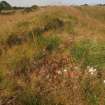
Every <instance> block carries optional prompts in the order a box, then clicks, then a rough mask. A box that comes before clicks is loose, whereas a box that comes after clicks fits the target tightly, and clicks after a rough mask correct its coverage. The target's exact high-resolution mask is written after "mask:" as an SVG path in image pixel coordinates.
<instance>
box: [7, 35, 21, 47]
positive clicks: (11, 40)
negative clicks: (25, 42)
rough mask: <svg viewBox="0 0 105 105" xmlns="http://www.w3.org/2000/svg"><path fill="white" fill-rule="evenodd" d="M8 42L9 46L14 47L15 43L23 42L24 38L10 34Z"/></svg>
mask: <svg viewBox="0 0 105 105" xmlns="http://www.w3.org/2000/svg"><path fill="white" fill-rule="evenodd" d="M6 43H7V44H8V45H9V47H12V46H14V45H19V44H21V43H22V38H21V37H19V36H17V35H10V36H9V37H8V38H7V41H6Z"/></svg>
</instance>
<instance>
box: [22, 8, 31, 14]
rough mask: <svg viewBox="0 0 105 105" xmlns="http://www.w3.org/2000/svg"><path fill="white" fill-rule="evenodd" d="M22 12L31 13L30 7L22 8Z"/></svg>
mask: <svg viewBox="0 0 105 105" xmlns="http://www.w3.org/2000/svg"><path fill="white" fill-rule="evenodd" d="M23 12H24V13H29V12H32V9H31V8H30V7H29V8H28V7H27V8H24V10H23Z"/></svg>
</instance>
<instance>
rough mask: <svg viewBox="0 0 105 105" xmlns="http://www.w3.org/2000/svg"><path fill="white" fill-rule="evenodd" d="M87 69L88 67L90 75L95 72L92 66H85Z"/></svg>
mask: <svg viewBox="0 0 105 105" xmlns="http://www.w3.org/2000/svg"><path fill="white" fill-rule="evenodd" d="M87 69H88V72H89V73H90V74H91V75H94V74H95V73H96V71H97V70H96V69H95V68H93V67H89V66H88V67H87Z"/></svg>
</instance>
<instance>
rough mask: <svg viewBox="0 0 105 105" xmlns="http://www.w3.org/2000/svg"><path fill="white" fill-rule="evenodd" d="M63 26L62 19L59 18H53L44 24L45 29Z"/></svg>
mask: <svg viewBox="0 0 105 105" xmlns="http://www.w3.org/2000/svg"><path fill="white" fill-rule="evenodd" d="M63 26H64V23H63V21H62V20H60V19H59V18H53V19H51V20H50V21H49V22H48V23H47V24H46V25H45V31H48V30H51V29H57V28H61V27H63Z"/></svg>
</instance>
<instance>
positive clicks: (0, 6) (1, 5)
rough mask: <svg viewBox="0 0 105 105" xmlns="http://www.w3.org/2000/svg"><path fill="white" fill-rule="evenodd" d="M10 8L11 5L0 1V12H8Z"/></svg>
mask: <svg viewBox="0 0 105 105" xmlns="http://www.w3.org/2000/svg"><path fill="white" fill-rule="evenodd" d="M11 8H12V7H11V5H10V4H9V3H7V2H6V1H1V2H0V12H1V11H2V10H9V9H11Z"/></svg>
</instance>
